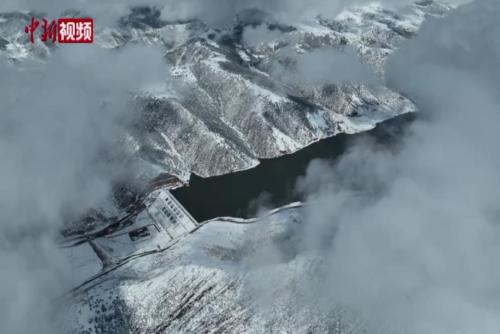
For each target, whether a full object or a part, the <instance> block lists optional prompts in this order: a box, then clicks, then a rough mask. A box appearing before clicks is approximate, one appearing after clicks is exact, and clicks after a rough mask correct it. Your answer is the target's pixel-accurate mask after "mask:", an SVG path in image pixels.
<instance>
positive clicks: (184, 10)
mask: <svg viewBox="0 0 500 334" xmlns="http://www.w3.org/2000/svg"><path fill="white" fill-rule="evenodd" d="M467 1H469V0H445V1H443V2H448V3H454V4H460V3H464V2H467ZM372 2H376V3H381V4H383V5H384V6H386V7H387V6H392V7H398V6H404V5H408V4H412V3H413V2H414V1H413V0H379V1H373V0H333V1H332V0H312V1H302V0H183V1H178V0H163V1H161V0H150V1H143V0H123V1H122V0H104V1H100V0H74V1H70V2H68V1H65V0H55V1H53V0H3V1H2V2H1V3H0V11H2V12H5V11H13V10H31V11H37V12H40V13H46V14H48V15H51V16H57V15H60V14H61V13H62V12H64V11H65V10H68V9H73V10H78V11H81V12H82V13H86V14H88V15H90V16H92V17H94V18H95V19H96V20H97V22H98V23H103V22H105V24H110V23H112V22H113V21H114V20H116V19H117V18H119V17H120V16H123V15H125V14H127V13H128V12H129V10H130V7H133V6H144V5H147V6H155V7H157V8H160V9H161V10H162V17H163V19H165V20H168V21H177V20H192V19H201V20H202V21H204V22H205V23H207V24H209V25H211V26H225V25H228V24H231V23H232V22H233V21H234V18H235V15H236V14H237V13H239V12H241V11H243V10H246V9H259V10H262V11H264V12H267V13H269V14H271V15H272V16H274V17H275V18H276V19H278V20H280V21H282V22H284V23H287V24H293V23H295V22H298V21H302V20H309V19H311V18H314V17H316V16H317V15H318V14H321V15H322V16H325V17H334V16H335V15H337V14H338V13H340V12H341V11H342V10H343V9H345V8H346V7H349V6H353V5H363V4H367V3H372Z"/></svg>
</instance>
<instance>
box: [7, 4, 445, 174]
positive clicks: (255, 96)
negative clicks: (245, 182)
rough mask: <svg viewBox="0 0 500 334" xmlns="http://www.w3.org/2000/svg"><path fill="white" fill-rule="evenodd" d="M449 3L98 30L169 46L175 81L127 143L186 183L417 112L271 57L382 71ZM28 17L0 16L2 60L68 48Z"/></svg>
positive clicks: (146, 11)
mask: <svg viewBox="0 0 500 334" xmlns="http://www.w3.org/2000/svg"><path fill="white" fill-rule="evenodd" d="M447 9H448V7H446V6H442V5H438V4H435V3H433V2H430V1H425V2H421V3H420V4H417V5H414V6H412V7H409V8H407V9H406V10H405V12H404V13H401V14H400V13H395V12H393V11H390V10H386V9H384V8H381V7H380V6H378V5H370V6H365V7H361V8H354V9H352V10H349V11H345V12H343V13H341V14H340V15H339V16H338V17H337V18H336V19H322V18H318V19H317V20H316V21H314V22H308V23H303V24H296V26H289V25H284V24H281V23H277V22H275V21H274V19H272V18H271V17H270V16H268V15H265V14H263V13H259V12H257V14H259V15H257V14H256V13H248V12H245V13H241V14H240V16H239V17H238V19H236V21H235V24H234V26H233V27H230V28H225V29H214V28H211V27H208V26H207V25H205V24H204V23H202V22H199V21H189V22H180V23H179V22H175V23H172V22H164V21H162V20H161V18H160V12H159V11H157V10H155V9H152V8H148V7H141V8H137V9H135V10H133V11H132V12H131V14H130V15H129V16H127V17H123V18H122V19H121V20H120V22H119V24H117V25H116V26H111V27H98V31H97V36H96V38H95V40H96V43H97V44H99V45H101V46H102V47H105V48H119V47H123V46H124V45H126V44H131V43H133V44H140V45H144V44H146V45H155V46H157V47H160V48H162V49H163V50H164V52H165V59H166V61H167V63H168V64H169V67H170V72H171V78H169V79H168V81H169V84H168V86H167V88H159V89H151V90H150V91H147V92H145V93H144V94H142V95H141V97H139V98H138V99H139V101H140V105H141V108H140V111H139V112H140V113H141V115H140V116H141V117H140V118H139V121H138V122H137V123H135V124H134V127H133V128H132V129H130V131H129V134H128V135H127V140H124V141H123V142H124V143H126V146H127V147H126V149H127V151H128V154H130V156H132V157H135V160H136V161H139V162H140V163H139V165H140V166H141V167H140V169H141V170H140V172H139V174H140V175H141V177H142V178H144V179H151V178H153V177H155V176H157V175H159V174H160V173H163V172H168V173H170V174H174V175H177V176H179V177H180V178H182V179H184V180H187V179H188V178H189V174H190V173H192V172H194V173H196V174H198V175H201V176H212V175H218V174H224V173H228V172H232V171H236V170H242V169H247V168H251V167H253V166H255V165H256V164H258V159H260V158H273V157H277V156H280V155H283V154H286V153H292V152H295V151H297V150H298V149H300V148H302V147H304V146H307V145H308V144H310V143H312V142H314V141H317V140H319V139H321V138H325V137H329V136H332V135H335V134H337V133H341V132H347V133H355V132H359V131H363V130H366V129H370V128H372V127H373V126H374V125H375V124H376V123H377V122H380V121H382V120H384V119H387V118H390V117H393V116H395V115H398V114H402V113H406V112H411V111H414V106H413V104H412V103H411V102H410V101H409V100H407V99H406V98H404V97H403V96H400V95H399V94H398V93H396V92H392V91H390V90H388V89H387V88H385V87H384V86H383V85H382V84H377V85H370V86H367V85H364V84H363V82H350V83H337V84H327V83H323V84H317V85H295V84H293V83H292V84H290V83H287V82H283V80H282V78H281V77H280V76H279V75H276V73H274V72H272V71H270V70H269V64H270V63H273V62H280V61H283V60H284V59H283V54H284V52H283V51H284V50H288V49H291V50H293V52H294V53H297V54H304V53H308V52H311V51H313V50H316V49H319V48H322V47H334V48H337V49H342V48H344V47H345V46H350V47H352V48H354V49H355V50H356V51H357V52H358V53H359V56H360V58H361V59H362V61H364V62H366V63H368V64H371V66H373V68H374V69H375V71H378V73H379V75H380V76H383V73H382V64H383V62H384V60H385V58H386V57H387V55H388V54H390V53H391V52H392V51H393V50H394V49H395V48H396V47H397V45H398V44H399V43H400V42H401V40H403V39H405V38H408V37H411V36H412V35H414V34H415V33H416V31H417V29H418V27H419V25H420V24H421V22H422V21H423V20H424V19H425V17H426V16H428V15H442V14H443V13H444V12H445V11H446V10H447ZM249 17H250V18H252V20H250V19H249ZM30 18H31V14H25V13H8V14H0V55H1V56H3V57H7V58H9V59H11V60H12V61H15V62H23V61H26V60H27V59H37V60H40V61H43V59H44V58H46V57H50V54H51V52H57V48H58V47H60V46H55V47H53V46H50V47H49V46H46V45H44V44H42V43H40V42H39V41H37V43H35V44H34V45H32V44H31V43H29V42H28V41H27V38H26V36H25V34H24V32H23V27H24V24H25V23H26V22H27V21H28V20H29V19H30ZM256 18H258V20H257V21H256ZM256 24H261V25H263V26H267V27H268V28H269V29H274V30H276V29H277V30H279V33H278V34H275V36H276V38H274V39H273V40H270V41H269V40H267V41H266V42H265V43H259V44H257V45H253V46H249V45H246V44H245V43H244V41H243V40H242V35H243V32H244V30H245V29H246V28H248V27H250V26H255V25H256ZM285 58H286V57H285ZM285 60H286V59H285ZM326 70H327V69H326ZM290 71H293V69H290Z"/></svg>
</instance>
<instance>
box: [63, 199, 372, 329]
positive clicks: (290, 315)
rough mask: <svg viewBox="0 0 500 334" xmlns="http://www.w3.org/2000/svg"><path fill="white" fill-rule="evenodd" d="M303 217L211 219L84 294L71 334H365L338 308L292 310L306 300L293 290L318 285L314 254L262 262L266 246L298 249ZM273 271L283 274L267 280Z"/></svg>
mask: <svg viewBox="0 0 500 334" xmlns="http://www.w3.org/2000/svg"><path fill="white" fill-rule="evenodd" d="M301 217H302V213H301V208H300V206H296V205H295V206H293V205H292V206H289V207H285V208H282V209H279V210H275V211H274V212H273V213H270V214H269V215H268V216H267V217H263V218H261V219H260V220H257V221H254V220H249V221H245V220H238V219H234V220H233V219H216V220H213V221H210V222H208V223H206V224H205V225H204V226H202V227H201V228H199V229H198V230H196V231H195V232H194V233H192V234H189V235H187V236H186V237H184V238H182V239H180V240H179V241H178V242H177V243H176V244H174V245H173V246H172V247H171V248H169V249H167V250H165V251H163V252H159V253H156V254H154V255H150V256H146V257H141V258H138V259H136V260H133V261H131V262H129V263H127V264H126V265H125V266H123V267H120V268H119V269H117V270H116V271H114V272H112V273H110V274H108V275H106V276H104V277H103V278H102V279H101V281H100V282H98V284H94V285H93V286H92V287H91V288H88V289H84V290H79V291H78V292H77V294H76V303H75V304H74V305H73V310H72V311H73V312H70V314H71V315H72V316H73V318H72V319H71V320H72V321H70V322H68V323H70V324H71V326H70V328H68V332H71V333H76V332H79V333H122V332H123V333H281V332H289V331H290V330H292V331H293V333H326V332H331V333H336V332H335V330H338V331H337V332H338V333H341V332H342V333H344V332H347V333H363V330H366V325H365V324H364V322H363V321H362V320H361V319H360V318H358V317H357V316H356V315H355V314H353V313H351V312H349V311H348V310H346V309H344V308H342V307H341V306H340V305H339V306H338V307H333V308H331V309H329V310H328V311H326V310H321V309H319V308H318V309H312V308H310V307H307V308H302V309H301V308H294V306H293V305H294V304H298V303H299V302H300V301H299V299H300V296H297V295H294V293H293V291H296V290H297V289H300V287H299V285H300V284H302V283H304V281H303V280H314V275H315V273H314V256H312V255H311V254H304V253H302V254H300V255H299V254H297V256H295V255H293V256H291V257H289V258H275V259H272V258H271V259H262V258H260V257H259V252H261V251H262V249H265V248H266V247H282V248H283V249H284V248H293V245H294V240H293V235H294V234H295V233H296V231H297V229H299V228H300V224H301V219H302V218H301ZM268 266H273V272H274V273H276V275H277V276H276V277H274V278H271V277H268V276H267V278H268V279H269V280H262V275H263V274H265V273H266V272H268V270H267V268H268ZM304 266H307V267H309V268H310V269H311V270H310V271H307V270H303V267H304ZM299 268H300V270H299ZM294 272H309V273H310V277H297V276H296V275H294Z"/></svg>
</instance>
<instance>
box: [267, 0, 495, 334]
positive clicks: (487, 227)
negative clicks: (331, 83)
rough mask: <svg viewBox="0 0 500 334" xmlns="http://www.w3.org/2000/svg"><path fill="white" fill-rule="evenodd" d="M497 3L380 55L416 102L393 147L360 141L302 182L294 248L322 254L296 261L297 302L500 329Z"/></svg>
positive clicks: (429, 331) (439, 329)
mask: <svg viewBox="0 0 500 334" xmlns="http://www.w3.org/2000/svg"><path fill="white" fill-rule="evenodd" d="M499 15H500V4H499V3H498V2H497V1H489V0H484V1H476V2H474V3H471V4H468V5H465V6H463V7H461V8H459V9H458V10H455V11H453V12H452V13H450V14H449V15H448V16H447V17H445V18H442V19H432V20H429V21H428V22H426V23H425V24H424V25H423V27H422V29H421V30H420V32H419V35H418V37H416V38H415V39H414V40H411V41H408V42H406V43H405V44H404V45H403V46H402V47H401V49H400V50H399V51H397V52H396V53H395V54H394V55H393V56H392V57H391V58H390V59H389V61H388V63H387V69H386V70H387V71H386V73H387V80H388V84H389V86H390V87H392V88H393V89H394V90H398V91H402V92H403V93H404V94H405V95H407V96H409V97H410V98H412V99H413V101H415V103H416V104H417V106H418V107H419V109H420V115H419V116H418V119H417V121H415V123H414V124H412V126H411V128H410V129H409V131H408V133H406V135H405V137H404V138H403V142H402V144H401V146H400V147H399V148H398V149H397V150H394V149H390V150H389V149H386V148H384V147H380V146H378V145H375V144H374V143H372V142H370V141H363V142H362V143H360V144H359V145H356V146H354V147H352V148H351V149H350V150H349V153H348V154H346V155H345V156H344V157H343V158H342V159H340V160H339V161H336V162H335V163H332V162H328V161H315V162H313V163H311V165H310V167H309V169H308V172H307V174H306V175H305V177H304V178H302V179H301V180H299V182H298V186H297V188H298V190H299V191H300V192H302V193H304V194H305V196H306V198H307V199H308V200H309V202H310V205H309V206H308V207H307V208H306V209H305V211H306V212H305V221H306V225H305V227H304V228H303V229H300V230H298V231H295V232H294V233H298V234H299V236H297V235H296V236H294V237H292V239H293V240H295V241H294V249H296V250H299V254H301V256H302V257H312V258H316V259H318V260H317V261H315V262H314V265H312V266H313V267H315V269H312V268H311V266H309V267H305V268H306V269H304V270H303V271H301V270H298V271H297V273H296V276H297V277H298V278H299V281H300V282H301V284H299V286H298V290H299V291H294V292H293V294H294V295H303V296H306V298H303V299H301V302H302V303H303V304H298V306H297V310H296V311H297V312H299V311H300V310H302V309H307V308H308V307H314V308H316V307H320V308H322V309H323V310H325V311H327V312H328V311H329V310H333V309H334V308H335V307H336V305H339V304H340V305H343V306H344V307H347V308H348V309H350V310H355V311H356V312H359V313H360V314H362V315H363V317H364V318H365V319H367V321H368V322H369V323H370V324H371V325H373V326H374V327H383V328H386V329H387V328H388V329H390V330H394V331H395V332H398V333H411V334H413V333H415V334H416V333H426V334H448V333H450V334H451V333H492V334H493V333H498V332H500V318H499V317H498V307H499V306H500V296H499V292H500V283H499V282H500V269H499V267H498V265H497V262H498V254H499V252H500V242H499V240H500V225H499V223H500V204H499V203H498V200H497V199H498V198H500V154H499V151H498V149H497V143H498V142H500V134H499V132H498V124H500V110H499V105H500V97H499V95H498V92H499V91H500V73H499V69H500V44H499V40H498V36H499V34H500V25H498V17H499ZM289 251H290V249H289V248H285V249H283V248H279V247H274V248H272V251H271V252H270V253H269V254H264V255H262V254H260V256H264V257H265V258H281V259H283V258H286V256H287V255H289V256H290V254H288V253H287V252H289ZM299 258H300V257H299ZM299 268H300V267H299ZM312 272H314V274H311V273H312ZM279 275H280V273H277V272H275V271H274V270H273V268H270V269H269V271H268V272H266V274H262V275H261V276H262V278H261V280H262V281H263V282H260V283H259V284H260V285H265V284H266V283H265V282H275V281H273V277H280V276H279ZM311 275H313V276H314V277H312V278H311ZM303 277H309V278H311V282H312V283H308V282H309V280H308V279H302V280H301V279H300V278H303ZM318 277H320V279H318ZM274 286H275V285H274V284H269V286H268V288H270V289H273V287H274ZM304 303H306V304H304ZM307 303H311V304H307Z"/></svg>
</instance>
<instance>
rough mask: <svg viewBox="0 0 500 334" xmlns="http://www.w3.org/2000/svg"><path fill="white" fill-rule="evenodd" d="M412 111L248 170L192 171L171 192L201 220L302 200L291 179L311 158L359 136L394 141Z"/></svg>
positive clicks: (332, 155)
mask: <svg viewBox="0 0 500 334" xmlns="http://www.w3.org/2000/svg"><path fill="white" fill-rule="evenodd" d="M415 117H416V116H415V114H406V115H402V116H398V117H395V118H392V119H390V120H387V121H385V122H383V123H380V124H379V125H377V127H376V128H375V129H373V130H371V131H368V132H365V133H358V134H354V135H347V134H338V135H336V136H334V137H331V138H327V139H323V140H320V141H318V142H316V143H314V144H311V145H310V146H307V147H305V148H303V149H301V150H299V151H297V152H295V153H293V154H290V155H285V156H282V157H279V158H274V159H268V160H261V163H260V165H258V166H257V167H255V168H252V169H249V170H245V171H241V172H236V173H231V174H226V175H222V176H215V177H210V178H201V177H199V176H197V175H192V176H191V178H190V181H189V186H187V187H182V188H178V189H175V190H173V191H172V193H173V194H174V196H175V197H176V198H177V199H178V200H179V202H180V203H181V204H182V205H184V207H185V208H186V209H187V210H188V211H189V212H190V213H191V215H192V216H193V217H194V218H195V219H196V220H197V221H199V222H201V221H204V220H207V219H211V218H215V217H223V216H230V217H242V218H248V217H252V216H254V215H255V214H256V213H257V210H258V209H259V208H260V207H261V206H265V207H268V208H275V207H279V206H283V205H286V204H289V203H291V202H294V201H300V200H303V199H302V198H300V195H298V194H297V193H295V191H294V189H295V184H296V181H297V179H298V178H299V177H301V176H303V175H305V172H306V170H307V167H308V165H309V163H310V162H311V161H312V160H314V159H329V160H333V161H335V160H336V159H338V158H339V157H340V156H341V155H342V153H344V152H345V151H346V149H348V148H349V147H350V146H352V145H353V144H354V143H355V142H356V141H358V140H359V139H360V138H361V137H369V138H370V139H371V140H374V141H376V142H377V143H379V144H383V145H384V146H387V147H392V146H395V145H397V144H398V143H400V142H401V139H402V137H403V135H404V131H405V130H406V129H407V128H408V126H409V125H410V124H411V123H412V121H413V120H414V119H415Z"/></svg>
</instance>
